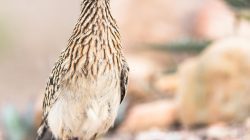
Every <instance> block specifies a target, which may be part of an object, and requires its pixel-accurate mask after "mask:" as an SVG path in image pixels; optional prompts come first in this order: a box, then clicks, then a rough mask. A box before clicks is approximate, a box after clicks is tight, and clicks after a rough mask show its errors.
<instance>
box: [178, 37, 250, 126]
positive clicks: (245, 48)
mask: <svg viewBox="0 0 250 140" xmlns="http://www.w3.org/2000/svg"><path fill="white" fill-rule="evenodd" d="M249 44H250V41H249V40H247V39H244V38H237V37H233V38H228V39H224V40H220V41H218V42H215V43H214V44H212V45H211V46H210V47H209V48H208V49H207V50H206V51H205V52H204V53H203V54H202V55H201V56H200V57H198V58H197V59H194V60H191V61H188V62H186V63H184V64H182V65H181V66H180V69H179V75H180V83H179V88H178V98H177V99H178V106H179V109H178V110H179V118H180V120H181V122H182V123H183V124H184V125H187V126H190V125H195V124H208V123H214V122H218V121H224V122H238V121H239V122H240V121H244V120H245V119H246V118H247V117H249V115H250V112H249V110H250V102H249V101H250V96H249V93H250V88H249V87H250V80H249V79H250V47H249Z"/></svg>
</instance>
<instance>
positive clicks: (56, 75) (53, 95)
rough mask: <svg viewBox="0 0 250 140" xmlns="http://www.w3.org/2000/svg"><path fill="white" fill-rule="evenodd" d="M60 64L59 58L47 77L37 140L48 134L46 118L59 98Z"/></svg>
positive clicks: (61, 60)
mask: <svg viewBox="0 0 250 140" xmlns="http://www.w3.org/2000/svg"><path fill="white" fill-rule="evenodd" d="M62 63H63V59H62V58H60V59H59V61H57V63H56V64H55V67H54V68H53V70H52V73H51V75H50V77H49V80H48V82H47V85H46V89H45V94H44V99H43V120H42V122H41V126H40V128H39V130H38V132H37V133H38V138H37V139H38V140H42V139H43V137H45V135H46V133H47V132H49V128H48V124H47V117H48V114H49V111H50V109H51V108H52V106H53V105H54V103H55V102H56V100H57V99H58V97H59V96H60V92H59V89H60V86H61V79H62V75H63V72H62Z"/></svg>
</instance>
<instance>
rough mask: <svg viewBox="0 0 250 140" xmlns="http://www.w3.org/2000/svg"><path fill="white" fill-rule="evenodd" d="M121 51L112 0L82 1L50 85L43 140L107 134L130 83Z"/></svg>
mask: <svg viewBox="0 0 250 140" xmlns="http://www.w3.org/2000/svg"><path fill="white" fill-rule="evenodd" d="M121 49H122V47H121V42H120V34H119V31H118V28H117V24H116V21H115V20H114V18H113V17H112V15H111V12H110V2H109V0H83V1H82V8H81V14H80V18H79V19H78V22H77V24H76V26H75V28H74V31H73V34H72V36H71V38H70V39H69V43H68V46H67V48H66V49H65V50H64V51H63V52H62V53H61V55H60V57H59V60H58V61H57V62H56V64H55V66H54V68H53V70H52V74H51V76H50V77H49V80H48V83H47V87H46V90H45V96H44V101H43V121H42V124H41V126H40V128H39V129H38V137H37V139H38V140H43V139H48V138H49V139H56V140H57V139H58V140H59V139H60V140H71V139H79V140H92V139H95V138H96V137H97V136H99V135H101V134H104V133H105V132H107V131H108V129H109V128H110V127H111V126H112V125H113V123H114V120H115V118H116V115H117V111H118V107H119V104H120V103H121V102H122V100H123V98H124V96H125V94H126V90H127V84H128V71H129V68H128V66H127V63H126V61H125V58H124V56H123V54H122V51H121Z"/></svg>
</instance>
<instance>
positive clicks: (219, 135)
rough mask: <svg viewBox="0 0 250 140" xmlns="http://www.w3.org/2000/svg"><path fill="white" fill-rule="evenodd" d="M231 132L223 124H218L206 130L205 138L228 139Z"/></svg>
mask: <svg viewBox="0 0 250 140" xmlns="http://www.w3.org/2000/svg"><path fill="white" fill-rule="evenodd" d="M230 135H231V131H230V130H229V128H228V126H226V125H225V124H224V123H218V124H214V125H212V126H210V127H209V128H208V129H207V137H209V138H211V139H224V138H227V137H230Z"/></svg>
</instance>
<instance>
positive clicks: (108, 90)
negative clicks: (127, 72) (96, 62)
mask: <svg viewBox="0 0 250 140" xmlns="http://www.w3.org/2000/svg"><path fill="white" fill-rule="evenodd" d="M115 76H116V75H114V74H112V73H110V74H108V75H106V76H102V77H99V78H98V80H89V79H83V78H82V79H80V80H79V81H78V83H77V84H79V86H76V87H77V88H76V89H68V88H67V87H66V88H64V89H61V90H60V91H59V92H60V97H59V98H58V100H57V101H56V103H55V104H54V105H53V107H52V108H51V110H50V112H49V115H48V124H49V127H50V129H51V131H52V133H53V134H54V135H55V137H65V136H68V137H79V138H82V139H90V138H91V137H93V136H94V135H95V134H97V135H100V134H102V133H105V132H106V131H107V130H108V129H109V128H110V127H111V126H112V125H113V123H114V120H115V118H116V115H117V111H118V107H119V104H120V84H119V80H118V78H117V77H115ZM96 81H98V82H96Z"/></svg>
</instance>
